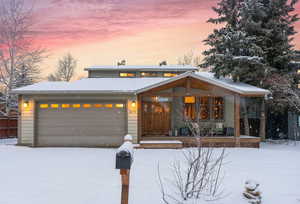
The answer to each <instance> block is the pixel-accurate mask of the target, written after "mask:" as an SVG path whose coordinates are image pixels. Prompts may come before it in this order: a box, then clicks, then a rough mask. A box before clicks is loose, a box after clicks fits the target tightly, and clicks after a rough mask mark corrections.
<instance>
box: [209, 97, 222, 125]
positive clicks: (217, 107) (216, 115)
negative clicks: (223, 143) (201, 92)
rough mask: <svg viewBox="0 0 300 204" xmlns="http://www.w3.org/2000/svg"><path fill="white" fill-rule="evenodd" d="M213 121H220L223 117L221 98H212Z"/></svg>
mask: <svg viewBox="0 0 300 204" xmlns="http://www.w3.org/2000/svg"><path fill="white" fill-rule="evenodd" d="M212 112H213V119H215V120H222V119H223V115H224V99H223V98H222V97H214V98H213V103H212Z"/></svg>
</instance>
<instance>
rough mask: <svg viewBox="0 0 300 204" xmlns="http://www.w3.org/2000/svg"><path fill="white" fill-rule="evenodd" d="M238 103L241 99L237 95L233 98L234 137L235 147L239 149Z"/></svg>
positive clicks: (239, 111)
mask: <svg viewBox="0 0 300 204" xmlns="http://www.w3.org/2000/svg"><path fill="white" fill-rule="evenodd" d="M240 101H241V98H240V96H239V95H235V96H234V137H235V146H236V147H240V146H241V142H240V136H241V128H240V115H241V114H240V113H241V110H240Z"/></svg>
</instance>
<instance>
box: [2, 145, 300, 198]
mask: <svg viewBox="0 0 300 204" xmlns="http://www.w3.org/2000/svg"><path fill="white" fill-rule="evenodd" d="M14 142H15V141H14V140H13V141H12V140H7V141H5V142H3V141H0V203H1V204H18V203H22V204H41V203H43V204H54V203H57V204H59V203H68V204H99V203H105V204H119V203H120V201H119V199H120V175H119V171H118V170H115V169H114V167H115V166H114V165H115V163H114V162H115V152H116V149H93V148H28V147H18V146H14V145H12V144H13V143H14ZM226 151H227V153H228V156H227V158H226V161H227V164H226V166H225V171H226V177H225V181H224V182H225V183H224V185H225V186H224V187H225V190H226V194H228V195H227V196H226V197H225V198H223V199H222V200H218V201H215V202H209V203H212V204H215V203H217V204H233V203H234V204H243V203H247V202H246V201H244V200H243V199H242V196H241V194H242V191H243V190H244V189H243V187H244V182H245V181H246V180H247V179H254V180H256V181H258V182H259V183H260V187H261V188H260V189H261V190H262V193H263V194H262V196H263V203H266V204H285V203H286V204H300V189H299V185H300V144H298V145H297V146H294V144H293V143H292V142H291V143H290V144H270V143H268V144H263V145H262V147H261V148H260V149H245V148H244V149H243V148H230V149H227V150H226ZM134 155H135V160H134V163H133V168H132V171H131V178H130V182H131V186H130V202H129V203H130V204H159V203H163V202H162V201H161V194H160V188H159V185H158V180H157V164H158V162H159V164H160V168H161V174H162V175H163V176H164V177H165V176H171V172H170V170H169V166H170V163H171V162H172V161H173V160H174V159H180V158H182V157H181V155H182V152H181V150H143V149H138V150H135V153H134Z"/></svg>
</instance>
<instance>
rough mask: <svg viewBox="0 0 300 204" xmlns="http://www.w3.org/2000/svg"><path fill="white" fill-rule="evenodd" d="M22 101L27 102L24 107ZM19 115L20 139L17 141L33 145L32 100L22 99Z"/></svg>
mask: <svg viewBox="0 0 300 204" xmlns="http://www.w3.org/2000/svg"><path fill="white" fill-rule="evenodd" d="M24 102H28V104H29V106H28V107H27V108H25V107H24V106H23V104H24ZM19 105H20V106H21V115H20V118H19V120H20V125H21V131H20V134H21V135H20V139H19V143H20V144H22V145H34V144H33V143H34V101H33V100H32V99H28V100H27V99H24V98H23V99H22V100H21V103H20V104H19Z"/></svg>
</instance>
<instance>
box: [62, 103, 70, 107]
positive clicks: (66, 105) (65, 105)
mask: <svg viewBox="0 0 300 204" xmlns="http://www.w3.org/2000/svg"><path fill="white" fill-rule="evenodd" d="M61 107H62V108H70V104H62V105H61Z"/></svg>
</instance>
